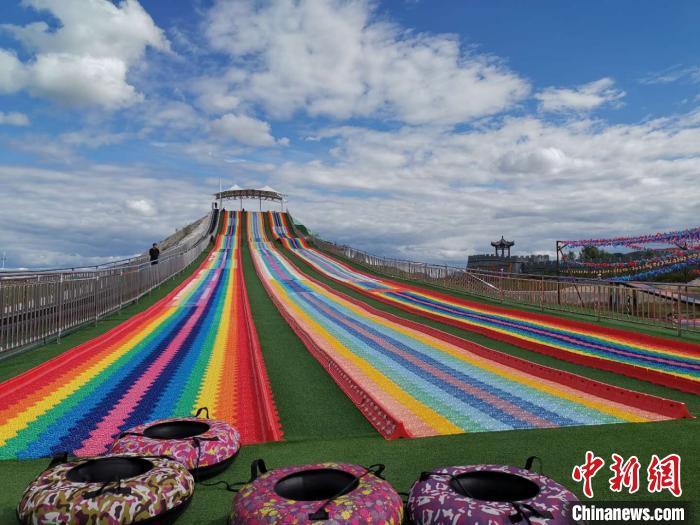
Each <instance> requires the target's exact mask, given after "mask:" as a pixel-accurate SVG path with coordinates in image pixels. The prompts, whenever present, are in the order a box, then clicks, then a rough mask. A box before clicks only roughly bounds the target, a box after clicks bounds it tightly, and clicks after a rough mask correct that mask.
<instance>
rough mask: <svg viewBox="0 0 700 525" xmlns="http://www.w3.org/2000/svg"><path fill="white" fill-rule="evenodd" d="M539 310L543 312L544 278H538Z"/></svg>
mask: <svg viewBox="0 0 700 525" xmlns="http://www.w3.org/2000/svg"><path fill="white" fill-rule="evenodd" d="M540 292H541V293H540V310H542V311H544V276H542V277H541V278H540Z"/></svg>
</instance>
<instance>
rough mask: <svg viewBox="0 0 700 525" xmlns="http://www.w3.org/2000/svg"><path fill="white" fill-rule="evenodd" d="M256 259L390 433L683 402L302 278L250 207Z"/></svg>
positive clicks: (314, 344) (596, 414)
mask: <svg viewBox="0 0 700 525" xmlns="http://www.w3.org/2000/svg"><path fill="white" fill-rule="evenodd" d="M248 237H249V243H250V247H251V252H252V255H253V262H254V266H255V269H256V272H257V274H258V276H259V277H260V279H261V281H262V282H263V285H264V286H265V288H266V290H267V292H268V294H269V295H270V297H271V298H272V300H273V302H274V303H275V304H276V306H277V308H278V309H279V310H280V312H281V314H282V315H283V316H284V317H285V319H286V320H287V321H288V322H289V324H290V326H291V327H292V328H293V329H294V330H295V332H296V333H297V334H298V335H299V337H300V338H301V339H302V341H303V342H304V343H305V344H306V346H307V348H309V350H310V351H311V353H312V354H313V355H314V357H316V359H317V360H319V362H320V363H321V364H322V365H323V366H324V368H326V369H327V370H328V371H329V373H330V374H331V376H332V377H333V379H334V380H335V381H336V382H337V383H338V384H339V386H340V387H341V388H342V389H343V390H344V391H345V392H346V394H347V395H348V396H349V397H350V399H351V400H353V402H355V404H356V405H357V406H358V408H359V409H360V410H361V411H362V412H363V413H364V414H365V416H367V418H368V419H369V420H370V422H371V423H372V424H373V425H374V426H375V427H376V428H377V430H378V431H379V432H380V433H382V434H383V435H384V436H385V437H388V438H395V437H419V436H432V435H441V434H455V433H463V432H479V431H493V430H510V429H522V428H548V427H561V426H575V425H598V424H606V423H621V422H645V421H658V420H663V419H669V418H679V417H685V416H687V415H688V412H687V409H686V408H685V405H683V404H681V403H676V402H673V401H669V400H664V399H662V398H658V397H654V396H648V395H645V394H640V393H637V392H632V391H629V390H624V389H621V388H617V387H613V386H610V385H605V384H603V383H599V382H595V381H591V380H588V379H586V378H583V377H580V376H576V375H574V374H568V373H565V372H561V371H558V370H553V369H551V368H547V367H543V366H541V365H536V364H533V363H529V362H527V361H524V360H521V359H517V358H513V357H511V356H509V355H507V354H503V353H500V352H496V351H493V350H490V349H487V348H485V347H482V346H479V345H476V344H474V343H471V342H469V341H465V340H463V339H459V338H457V337H453V336H450V335H449V334H445V333H443V332H440V331H438V330H434V329H431V328H428V327H424V326H422V325H419V324H416V323H412V322H409V321H406V320H404V319H400V318H398V317H396V316H392V315H390V314H386V313H384V312H380V311H378V310H376V309H373V308H371V307H369V306H367V305H365V304H363V303H361V302H359V301H356V300H354V299H352V298H350V297H347V296H345V295H344V294H341V293H338V292H336V291H334V290H332V289H331V288H329V287H327V286H325V285H323V284H321V283H319V282H317V281H315V280H313V279H311V278H309V277H307V276H305V275H304V274H302V273H301V272H300V271H299V270H298V268H296V267H295V266H294V265H293V264H292V263H291V262H290V261H289V260H288V259H286V257H284V256H283V255H282V253H281V252H280V251H279V250H278V249H277V248H276V247H275V246H274V243H272V242H268V241H267V237H266V234H265V215H264V214H262V213H250V214H249V220H248Z"/></svg>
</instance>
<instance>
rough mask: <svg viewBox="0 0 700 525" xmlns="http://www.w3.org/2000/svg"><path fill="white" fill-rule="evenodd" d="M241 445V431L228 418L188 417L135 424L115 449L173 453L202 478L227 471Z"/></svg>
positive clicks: (156, 453) (120, 450)
mask: <svg viewBox="0 0 700 525" xmlns="http://www.w3.org/2000/svg"><path fill="white" fill-rule="evenodd" d="M240 447H241V436H240V434H239V433H238V431H237V430H236V429H235V428H234V427H232V426H231V425H229V424H228V423H226V422H225V421H219V420H215V419H199V418H197V417H185V418H171V419H159V420H157V421H153V422H151V423H146V424H143V425H138V426H135V427H133V428H131V429H129V430H127V431H126V432H123V433H122V434H121V435H120V436H119V438H117V440H116V441H115V442H114V444H113V445H112V452H113V453H115V454H121V453H127V452H128V453H134V454H141V455H146V456H169V457H171V458H173V459H176V460H177V461H179V462H180V463H182V464H183V465H185V466H186V467H187V468H188V469H189V470H190V472H192V473H193V474H194V475H195V476H196V477H197V478H198V479H201V478H205V477H210V476H213V475H215V474H218V473H219V472H221V471H223V470H224V469H225V468H226V467H227V466H228V465H229V464H230V463H231V462H232V461H233V459H234V457H235V456H236V454H237V453H238V451H239V449H240Z"/></svg>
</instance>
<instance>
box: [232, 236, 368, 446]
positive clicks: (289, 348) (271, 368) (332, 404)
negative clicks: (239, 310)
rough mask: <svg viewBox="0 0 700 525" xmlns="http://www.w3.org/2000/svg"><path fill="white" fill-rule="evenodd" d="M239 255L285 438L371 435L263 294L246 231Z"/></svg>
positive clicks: (362, 418) (361, 416)
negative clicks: (241, 259)
mask: <svg viewBox="0 0 700 525" xmlns="http://www.w3.org/2000/svg"><path fill="white" fill-rule="evenodd" d="M244 230H245V228H244ZM241 250H242V253H241V255H242V257H243V274H244V277H245V283H246V288H247V290H248V299H249V301H250V307H251V312H252V314H253V321H254V322H255V327H256V328H257V331H258V338H259V339H260V347H261V350H262V354H263V358H264V360H265V366H266V368H267V373H268V376H269V379H270V384H271V386H272V392H273V394H274V397H275V404H276V405H277V410H278V412H279V415H280V419H281V422H282V430H283V432H284V439H285V440H287V441H295V440H301V439H309V438H329V437H337V436H367V435H373V434H375V430H374V428H373V427H372V426H371V425H370V424H369V422H368V421H367V420H366V419H365V417H364V416H363V415H362V414H361V413H360V411H359V410H357V409H356V408H355V405H353V404H352V402H351V401H350V400H349V399H348V398H347V396H346V395H345V394H344V393H343V392H342V390H340V388H339V387H338V386H337V385H336V384H335V382H334V381H333V380H332V379H331V377H330V376H329V375H328V374H327V373H326V371H325V370H324V369H323V367H321V365H320V364H319V363H318V361H316V360H315V359H314V358H313V357H312V356H311V354H310V353H309V351H308V350H307V349H306V347H305V346H304V344H303V343H302V342H301V340H300V339H299V338H298V337H297V336H296V334H295V333H294V331H293V330H292V329H291V328H290V327H289V325H288V324H287V323H286V321H285V320H284V318H283V317H282V316H281V315H280V313H279V311H278V310H277V308H276V307H275V305H274V304H273V302H272V300H271V299H270V297H269V296H268V295H267V292H266V291H265V288H264V287H263V285H262V283H261V282H260V280H259V279H258V276H257V275H256V273H255V268H254V266H253V259H252V257H251V254H250V248H249V247H248V242H247V232H246V239H245V240H244V242H243V245H242V248H241Z"/></svg>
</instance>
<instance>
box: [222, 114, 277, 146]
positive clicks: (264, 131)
mask: <svg viewBox="0 0 700 525" xmlns="http://www.w3.org/2000/svg"><path fill="white" fill-rule="evenodd" d="M211 131H212V133H214V134H215V135H218V136H220V137H225V138H232V139H235V140H237V141H238V142H240V143H241V144H245V145H247V146H274V145H275V144H276V142H275V138H274V137H273V136H272V135H271V134H270V124H268V123H267V122H264V121H262V120H258V119H256V118H253V117H249V116H247V115H234V114H233V113H228V114H226V115H224V116H222V117H221V118H219V119H216V120H214V121H212V122H211ZM281 143H282V145H284V144H285V142H284V141H282V142H281Z"/></svg>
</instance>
